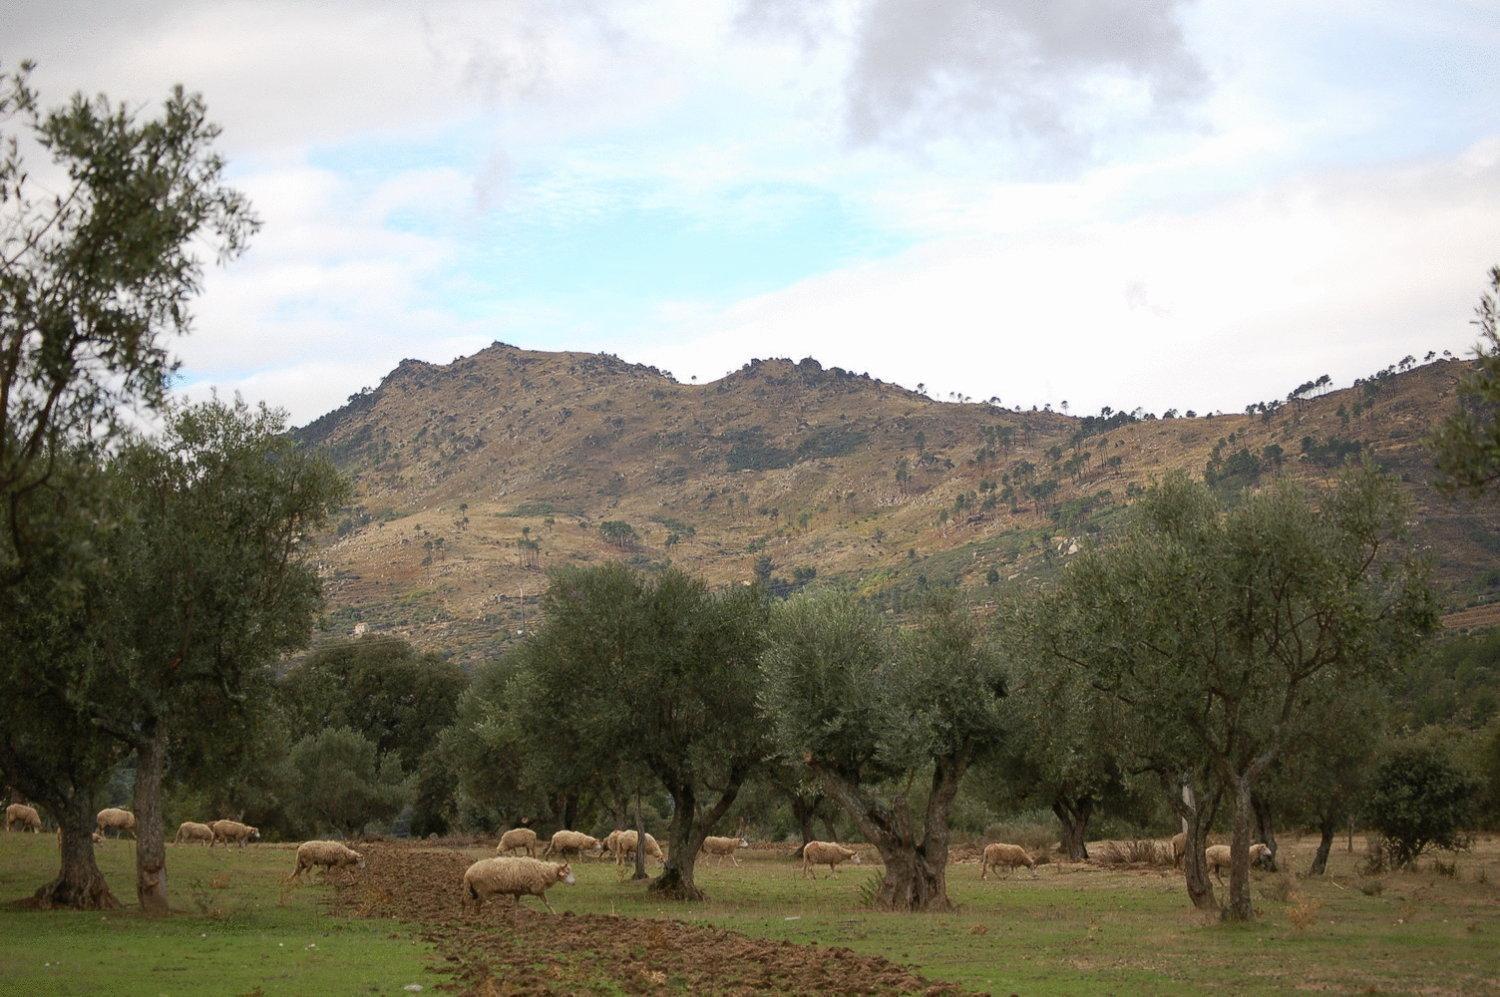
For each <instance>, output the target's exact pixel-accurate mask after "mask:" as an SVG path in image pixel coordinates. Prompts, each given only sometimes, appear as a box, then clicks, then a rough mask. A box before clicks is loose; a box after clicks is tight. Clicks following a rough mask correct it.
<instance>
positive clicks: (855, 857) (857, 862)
mask: <svg viewBox="0 0 1500 997" xmlns="http://www.w3.org/2000/svg"><path fill="white" fill-rule="evenodd" d="M849 860H850V861H851V862H853V863H854V864H855V865H864V863H863V862H861V861H860V858H859V852H855V853H854V854H853V855H852V856H850V859H849Z"/></svg>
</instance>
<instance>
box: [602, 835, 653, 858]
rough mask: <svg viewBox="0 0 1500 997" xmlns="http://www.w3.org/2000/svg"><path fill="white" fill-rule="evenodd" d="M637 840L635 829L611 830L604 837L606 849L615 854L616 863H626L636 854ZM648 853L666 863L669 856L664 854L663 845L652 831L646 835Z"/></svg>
mask: <svg viewBox="0 0 1500 997" xmlns="http://www.w3.org/2000/svg"><path fill="white" fill-rule="evenodd" d="M636 840H637V839H636V834H635V832H634V831H611V832H609V835H608V837H606V838H605V839H604V850H605V851H606V852H609V853H610V854H612V855H614V857H615V865H624V864H625V862H626V860H627V859H629V858H630V857H631V856H633V855H634V854H635V845H636ZM646 854H647V855H649V856H650V857H652V858H654V859H656V861H658V862H660V863H662V864H663V865H666V862H667V857H666V856H665V855H663V854H662V851H661V845H659V844H657V843H656V839H655V838H653V837H652V836H651V835H650V833H647V835H646Z"/></svg>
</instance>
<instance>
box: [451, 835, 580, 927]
mask: <svg viewBox="0 0 1500 997" xmlns="http://www.w3.org/2000/svg"><path fill="white" fill-rule="evenodd" d="M555 837H556V836H555V835H554V838H555ZM574 882H576V880H575V879H574V878H573V869H572V867H571V866H569V865H568V863H566V862H543V861H542V860H541V859H523V858H496V859H480V860H479V861H478V862H475V863H474V864H473V865H471V866H469V868H468V869H466V870H465V871H464V894H465V896H466V898H467V899H466V903H472V904H473V905H474V910H475V911H476V912H477V911H479V910H480V909H482V908H483V907H484V902H485V900H487V899H488V898H490V897H497V896H509V897H511V898H512V903H513V904H515V905H517V906H519V905H520V903H521V898H522V897H524V896H532V897H536V898H537V899H539V900H541V902H542V905H543V906H544V907H546V908H547V911H548V912H549V913H556V912H555V911H553V910H552V905H551V904H549V903H547V888H548V887H549V886H551V885H552V884H553V883H567V884H568V885H570V886H571V885H572V884H573V883H574Z"/></svg>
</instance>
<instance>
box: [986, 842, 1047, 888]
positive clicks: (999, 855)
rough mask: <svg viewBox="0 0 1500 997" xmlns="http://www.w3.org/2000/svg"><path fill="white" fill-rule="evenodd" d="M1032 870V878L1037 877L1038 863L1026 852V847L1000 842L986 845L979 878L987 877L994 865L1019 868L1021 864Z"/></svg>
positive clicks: (997, 867)
mask: <svg viewBox="0 0 1500 997" xmlns="http://www.w3.org/2000/svg"><path fill="white" fill-rule="evenodd" d="M1023 865H1024V866H1025V867H1026V868H1028V869H1030V870H1031V878H1032V879H1035V878H1036V863H1035V862H1033V861H1032V860H1031V856H1030V855H1028V854H1027V853H1026V849H1024V848H1022V847H1021V846H1020V845H1006V844H1002V843H1000V842H996V843H994V844H990V845H985V846H984V857H983V859H981V860H980V863H979V878H980V879H986V878H988V876H989V871H990V869H991V868H992V867H993V868H995V869H999V868H1000V867H1001V866H1004V867H1005V868H1007V869H1012V870H1013V869H1017V868H1019V867H1021V866H1023Z"/></svg>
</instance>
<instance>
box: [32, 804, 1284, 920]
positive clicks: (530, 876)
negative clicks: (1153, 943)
mask: <svg viewBox="0 0 1500 997" xmlns="http://www.w3.org/2000/svg"><path fill="white" fill-rule="evenodd" d="M5 829H6V830H7V831H31V832H33V833H37V832H40V831H41V830H42V818H41V815H40V814H38V813H37V811H36V808H35V807H31V806H28V805H27V804H24V803H12V804H11V805H10V806H8V807H6V808H5ZM110 831H113V832H114V833H115V835H116V836H119V835H123V834H130V835H132V836H133V835H134V834H135V815H134V814H132V813H131V812H130V811H128V810H122V809H120V808H119V807H107V808H105V809H103V810H101V811H99V816H98V826H97V828H96V830H95V831H94V834H93V837H94V840H95V841H96V842H99V841H103V840H104V838H105V836H106V833H107V832H110ZM61 834H62V832H61V830H59V831H58V835H59V840H61ZM259 840H260V831H259V830H258V829H257V828H255V827H252V826H251V825H249V824H242V823H240V822H239V821H235V820H216V821H213V822H211V823H208V824H200V823H198V822H196V821H184V822H183V823H182V825H181V826H179V827H178V829H177V835H176V837H175V838H174V839H173V841H174V842H175V843H176V844H191V843H194V842H203V843H205V844H207V845H208V846H209V847H210V848H212V847H213V846H214V845H216V844H223V845H225V846H226V847H227V846H228V845H230V844H235V845H238V846H239V847H241V848H243V847H245V845H246V844H248V843H249V842H252V841H259ZM638 842H639V838H638V836H637V834H636V832H635V831H630V830H615V831H611V832H610V833H609V834H608V835H607V836H606V837H603V838H596V837H594V836H592V835H589V834H584V833H582V832H579V831H567V830H563V831H557V832H555V833H554V834H553V835H552V837H551V838H550V839H548V841H547V843H546V846H545V847H544V848H542V850H541V855H540V857H538V855H537V850H538V846H539V838H538V836H537V833H536V832H535V831H533V830H531V829H530V828H526V827H517V828H512V829H511V830H509V831H506V832H505V833H504V834H502V835H501V836H500V842H499V844H497V845H496V846H495V851H496V853H497V854H496V857H494V858H488V859H480V860H479V861H478V862H475V863H474V864H473V865H471V866H469V867H468V869H467V870H465V872H464V878H463V889H464V902H465V903H466V904H472V905H473V907H474V909H475V910H476V911H477V910H479V909H481V908H482V907H483V906H484V902H485V900H487V899H490V898H491V897H500V896H509V897H511V898H512V902H513V903H519V902H520V898H521V897H524V896H533V897H537V898H538V899H540V900H541V901H542V903H543V905H544V906H546V908H547V910H549V911H550V910H552V905H551V904H549V903H547V896H546V894H547V889H548V888H549V887H551V886H553V885H555V884H557V883H568V884H572V883H573V882H575V878H574V875H573V869H572V866H571V865H570V864H569V863H568V862H566V861H562V862H549V861H545V860H546V859H547V858H548V857H550V856H553V855H556V856H557V857H559V858H563V859H566V858H567V857H570V856H577V857H582V856H584V855H593V856H597V857H601V858H602V857H603V856H605V855H609V856H611V857H613V858H614V861H615V864H616V865H617V866H623V865H624V864H625V862H626V861H627V859H628V857H629V856H631V855H634V854H635V852H636V846H637V844H638ZM748 847H750V842H749V841H747V840H746V839H745V838H743V837H732V838H729V837H717V836H712V835H711V836H709V837H707V838H705V839H704V840H703V854H704V855H706V856H707V857H709V858H717V859H718V860H719V863H720V864H721V865H722V864H723V862H724V860H725V859H728V860H729V861H730V862H731V863H733V864H734V865H735V866H738V865H739V864H740V863H739V860H738V858H736V856H735V853H736V852H737V851H739V850H740V849H741V848H748ZM1163 847H1167V846H1163ZM1186 847H1187V835H1186V834H1185V833H1180V834H1178V835H1176V836H1175V837H1173V838H1172V839H1171V842H1170V848H1171V852H1172V859H1173V861H1174V863H1181V861H1182V857H1183V852H1184V851H1185V850H1186ZM519 852H524V853H525V855H524V856H521V855H518V854H517V853H519ZM645 852H646V855H647V856H649V857H650V858H653V859H655V860H656V861H657V862H659V863H661V864H663V865H665V863H666V856H665V855H664V854H663V853H662V850H661V845H660V844H658V843H657V840H656V839H655V838H654V837H652V836H651V835H650V834H647V835H646V844H645ZM1269 854H1270V849H1269V848H1267V847H1266V845H1264V844H1260V843H1257V844H1255V845H1252V846H1251V848H1250V860H1251V862H1259V861H1261V860H1262V859H1264V858H1266V857H1267V856H1268V855H1269ZM1204 857H1205V859H1206V860H1207V863H1208V867H1209V869H1210V870H1211V871H1212V872H1213V873H1214V874H1215V875H1216V876H1219V877H1220V878H1221V879H1222V873H1223V870H1225V869H1227V868H1229V846H1228V845H1211V846H1210V847H1209V848H1208V849H1206V850H1205V852H1204ZM844 862H853V864H855V865H859V864H860V854H859V852H858V851H857V850H856V849H854V848H850V847H848V846H847V845H841V844H839V843H837V842H834V841H810V842H808V843H807V845H806V846H805V847H804V848H803V849H802V875H803V876H806V877H809V878H813V879H816V878H817V876H816V875H814V873H813V870H814V869H815V868H816V867H818V866H823V865H826V866H828V868H829V872H830V874H836V873H837V872H838V867H839V866H840V865H841V864H843V863H844ZM364 864H365V859H364V856H363V855H361V854H360V853H359V852H357V851H355V850H354V849H352V848H350V847H348V846H347V845H345V844H343V843H342V842H338V841H305V842H303V843H302V844H301V845H299V846H298V847H297V866H296V869H294V870H293V872H292V873H291V875H290V876H288V877H287V878H288V880H289V881H300V880H301V877H302V874H303V873H304V872H308V871H311V870H312V869H315V868H321V869H323V870H324V871H325V873H326V872H328V871H331V870H333V869H338V868H343V867H347V866H352V867H355V868H363V867H364ZM1023 866H1024V867H1025V868H1026V869H1028V870H1030V872H1031V874H1032V876H1033V877H1035V876H1036V862H1035V860H1034V859H1032V857H1031V855H1030V853H1028V852H1027V851H1026V849H1025V848H1022V847H1021V846H1020V845H1011V844H1005V843H1002V842H996V843H993V844H988V845H986V846H985V847H984V852H983V854H982V856H981V860H980V868H979V878H980V879H986V878H988V876H989V873H990V870H991V869H994V870H997V871H998V870H1000V869H1006V870H1014V869H1019V868H1021V867H1023Z"/></svg>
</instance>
